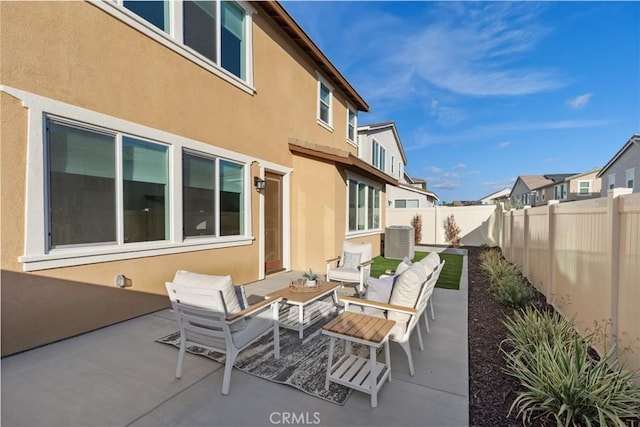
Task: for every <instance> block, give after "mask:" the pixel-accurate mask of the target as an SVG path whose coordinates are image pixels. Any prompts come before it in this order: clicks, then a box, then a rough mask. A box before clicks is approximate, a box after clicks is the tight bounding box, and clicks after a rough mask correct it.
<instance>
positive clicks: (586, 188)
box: [578, 181, 591, 196]
mask: <svg viewBox="0 0 640 427" xmlns="http://www.w3.org/2000/svg"><path fill="white" fill-rule="evenodd" d="M590 193H591V181H578V194H580V195H583V196H584V195H588V194H590Z"/></svg>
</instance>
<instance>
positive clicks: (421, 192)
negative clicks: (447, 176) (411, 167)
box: [358, 122, 438, 208]
mask: <svg viewBox="0 0 640 427" xmlns="http://www.w3.org/2000/svg"><path fill="white" fill-rule="evenodd" d="M358 156H359V157H360V158H361V159H362V160H364V161H366V162H368V163H370V164H371V165H372V166H374V167H375V168H377V169H379V170H380V171H382V172H384V173H385V174H387V175H390V176H391V177H393V179H395V180H397V181H398V182H397V183H394V184H387V186H386V195H387V207H389V208H425V207H431V206H433V205H434V204H435V202H436V201H437V200H438V196H437V195H436V194H435V193H433V192H432V191H429V190H428V189H427V183H426V181H425V180H422V179H417V178H411V177H410V176H409V174H407V172H406V170H405V169H406V166H407V163H408V162H407V157H406V155H405V152H404V149H403V147H402V141H401V140H400V136H399V134H398V128H397V126H396V124H395V123H394V122H382V123H373V124H369V125H363V126H360V127H358Z"/></svg>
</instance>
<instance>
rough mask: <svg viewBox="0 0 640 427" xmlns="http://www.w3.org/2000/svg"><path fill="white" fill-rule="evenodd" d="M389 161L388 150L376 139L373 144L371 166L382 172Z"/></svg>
mask: <svg viewBox="0 0 640 427" xmlns="http://www.w3.org/2000/svg"><path fill="white" fill-rule="evenodd" d="M386 161H387V150H386V149H385V148H384V147H383V146H382V145H380V143H379V142H378V141H376V140H375V139H374V140H373V143H372V153H371V164H372V165H373V166H375V167H377V168H378V169H380V170H381V171H383V172H384V171H385V169H386Z"/></svg>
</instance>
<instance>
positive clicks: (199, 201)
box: [182, 153, 216, 237]
mask: <svg viewBox="0 0 640 427" xmlns="http://www.w3.org/2000/svg"><path fill="white" fill-rule="evenodd" d="M182 186H183V188H182V221H183V222H184V237H193V236H214V235H215V233H216V228H215V222H216V164H215V159H211V158H207V157H202V156H198V155H194V154H189V153H183V155H182Z"/></svg>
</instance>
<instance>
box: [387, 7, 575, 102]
mask: <svg viewBox="0 0 640 427" xmlns="http://www.w3.org/2000/svg"><path fill="white" fill-rule="evenodd" d="M444 7H448V10H447V11H446V12H448V13H442V16H448V17H449V19H441V20H440V21H438V22H437V23H433V24H431V25H426V26H425V27H424V28H423V29H422V31H420V32H419V33H417V34H414V35H409V36H407V37H406V39H405V41H404V43H402V44H400V46H403V48H402V49H399V50H397V53H396V55H395V56H392V57H391V61H390V62H391V63H395V64H393V65H394V67H395V70H400V71H401V72H403V73H405V74H409V75H412V76H414V77H415V78H416V79H417V80H418V81H426V82H429V83H430V84H432V85H435V86H436V87H439V88H442V89H447V90H449V91H451V92H454V93H458V94H464V95H475V96H487V95H523V94H531V93H538V92H542V91H548V90H551V89H556V88H558V87H562V86H564V85H565V84H566V82H565V81H564V79H563V78H562V77H560V76H559V75H558V73H557V72H556V71H555V70H551V69H536V68H531V67H530V66H526V67H523V66H518V65H516V64H515V62H516V61H517V60H518V59H522V58H523V57H524V56H525V55H526V54H527V53H528V52H530V51H532V50H533V49H534V48H535V46H536V44H537V43H538V41H539V40H540V39H541V38H542V37H544V36H545V35H546V33H547V32H548V31H547V30H546V29H545V28H543V27H542V26H541V25H539V24H538V23H537V22H536V19H537V13H536V8H535V7H532V6H531V5H530V4H527V5H526V6H524V7H523V6H522V5H519V4H513V3H491V4H486V3H485V4H478V3H463V4H454V5H446V6H444ZM470 18H471V19H470ZM462 22H464V25H461V23H462ZM398 65H399V66H398ZM405 80H406V79H405Z"/></svg>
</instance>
